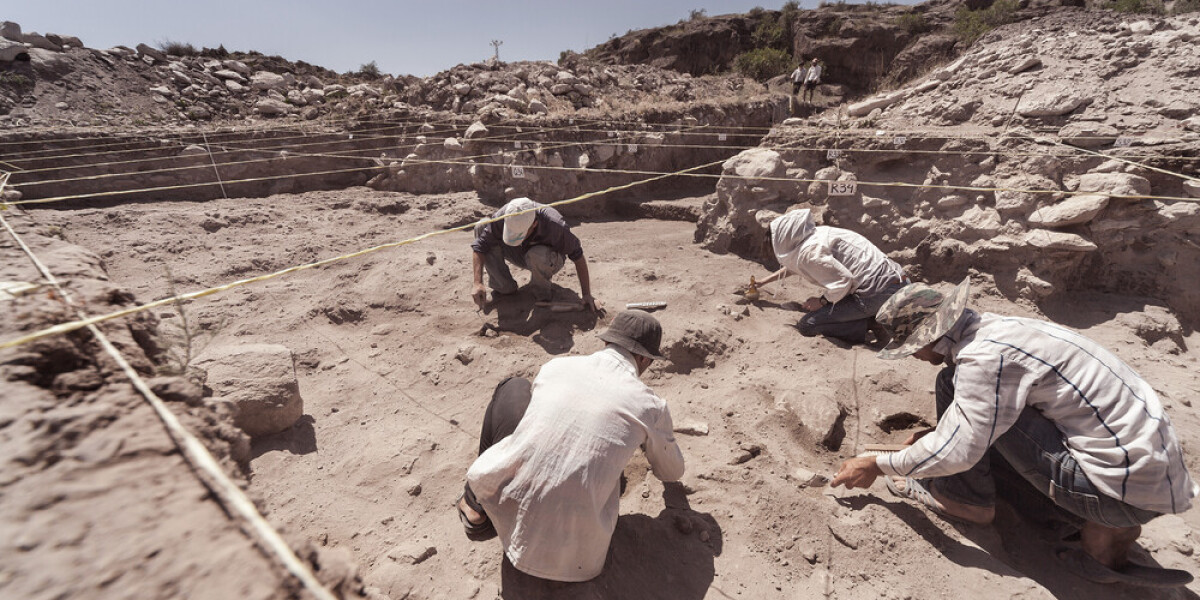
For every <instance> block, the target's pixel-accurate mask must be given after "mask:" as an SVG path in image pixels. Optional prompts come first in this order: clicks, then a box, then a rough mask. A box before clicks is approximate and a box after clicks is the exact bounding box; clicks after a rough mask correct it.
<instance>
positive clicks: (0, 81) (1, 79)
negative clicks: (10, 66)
mask: <svg viewBox="0 0 1200 600" xmlns="http://www.w3.org/2000/svg"><path fill="white" fill-rule="evenodd" d="M0 85H3V86H7V87H18V88H20V87H28V86H30V85H33V81H31V80H30V79H29V78H28V77H26V76H24V75H22V74H20V73H13V72H12V71H0Z"/></svg>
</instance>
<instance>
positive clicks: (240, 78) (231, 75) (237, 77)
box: [213, 69, 246, 83]
mask: <svg viewBox="0 0 1200 600" xmlns="http://www.w3.org/2000/svg"><path fill="white" fill-rule="evenodd" d="M213 75H215V76H217V77H220V78H221V79H232V80H234V81H236V82H238V83H246V76H245V75H242V74H241V73H238V72H237V71H234V70H233V69H221V70H219V71H214V72H213Z"/></svg>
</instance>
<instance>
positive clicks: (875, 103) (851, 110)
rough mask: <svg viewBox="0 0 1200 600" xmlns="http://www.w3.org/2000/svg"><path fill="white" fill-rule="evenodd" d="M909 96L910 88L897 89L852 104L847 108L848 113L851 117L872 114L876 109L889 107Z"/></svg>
mask: <svg viewBox="0 0 1200 600" xmlns="http://www.w3.org/2000/svg"><path fill="white" fill-rule="evenodd" d="M907 96H908V90H897V91H895V92H891V93H888V94H884V95H882V96H876V97H874V98H868V99H866V100H863V101H862V102H858V103H856V104H851V105H850V106H849V107H847V108H846V114H847V115H849V116H851V117H863V116H866V115H869V114H871V111H873V110H875V109H877V108H878V109H884V108H887V107H889V106H891V105H893V104H895V103H897V102H899V101H901V100H903V99H904V98H905V97H907Z"/></svg>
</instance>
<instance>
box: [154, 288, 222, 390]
mask: <svg viewBox="0 0 1200 600" xmlns="http://www.w3.org/2000/svg"><path fill="white" fill-rule="evenodd" d="M166 278H167V293H169V294H171V297H172V298H175V300H174V302H173V303H172V304H173V305H174V308H175V317H176V318H175V319H171V320H170V321H164V322H163V323H164V325H165V326H164V328H163V331H162V334H163V337H164V338H165V339H166V342H167V349H166V350H165V351H164V352H163V363H162V364H161V365H158V367H157V371H158V373H159V374H160V375H184V374H185V373H187V371H188V367H189V366H191V364H192V359H194V358H195V357H196V356H197V355H199V354H200V352H201V351H203V350H204V347H205V346H207V345H208V343H209V342H211V341H212V339H213V338H214V337H216V335H217V333H219V332H220V330H221V329H222V328H223V327H224V326H225V321H221V322H219V323H217V324H215V325H213V326H211V327H208V328H207V329H208V331H207V332H202V331H201V329H205V328H204V327H198V326H197V325H196V324H194V323H192V321H191V320H190V319H189V317H188V311H187V310H186V309H185V308H184V305H185V303H184V301H183V300H180V299H178V298H177V296H179V293H178V292H177V291H176V286H175V277H174V276H173V275H172V274H171V269H170V268H167V269H166ZM168 323H169V326H167V324H168Z"/></svg>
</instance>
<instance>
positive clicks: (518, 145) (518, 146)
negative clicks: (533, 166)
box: [513, 141, 521, 148]
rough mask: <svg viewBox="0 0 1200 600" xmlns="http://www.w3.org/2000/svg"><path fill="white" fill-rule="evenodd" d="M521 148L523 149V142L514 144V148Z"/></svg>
mask: <svg viewBox="0 0 1200 600" xmlns="http://www.w3.org/2000/svg"><path fill="white" fill-rule="evenodd" d="M520 147H521V142H519V141H516V142H513V148H520Z"/></svg>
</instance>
